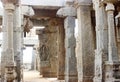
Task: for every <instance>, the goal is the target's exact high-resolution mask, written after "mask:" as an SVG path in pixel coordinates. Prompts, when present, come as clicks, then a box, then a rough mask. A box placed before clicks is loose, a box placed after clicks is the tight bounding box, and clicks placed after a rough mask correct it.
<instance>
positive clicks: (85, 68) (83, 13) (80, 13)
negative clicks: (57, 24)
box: [76, 5, 95, 82]
mask: <svg viewBox="0 0 120 82" xmlns="http://www.w3.org/2000/svg"><path fill="white" fill-rule="evenodd" d="M77 18H78V37H77V47H76V55H77V69H78V82H93V76H94V75H93V74H94V46H95V42H94V38H93V34H94V33H93V31H92V25H91V10H90V5H79V6H78V7H77Z"/></svg>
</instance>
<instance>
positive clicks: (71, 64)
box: [57, 2, 78, 82]
mask: <svg viewBox="0 0 120 82" xmlns="http://www.w3.org/2000/svg"><path fill="white" fill-rule="evenodd" d="M57 15H58V16H60V17H64V18H65V20H64V28H65V82H78V79H77V65H76V64H77V63H76V55H75V47H76V40H75V36H74V29H75V16H76V10H75V8H73V7H72V5H71V2H67V4H66V7H64V8H61V9H59V10H58V12H57Z"/></svg>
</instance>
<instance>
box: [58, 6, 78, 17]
mask: <svg viewBox="0 0 120 82" xmlns="http://www.w3.org/2000/svg"><path fill="white" fill-rule="evenodd" d="M57 15H58V16H59V17H66V16H74V17H75V16H76V15H77V12H76V9H75V8H74V7H70V6H66V7H64V8H60V9H59V10H58V12H57Z"/></svg>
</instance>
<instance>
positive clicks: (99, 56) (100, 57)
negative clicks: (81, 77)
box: [93, 0, 108, 82]
mask: <svg viewBox="0 0 120 82" xmlns="http://www.w3.org/2000/svg"><path fill="white" fill-rule="evenodd" d="M93 3H94V9H95V16H96V43H97V47H96V48H97V49H96V50H95V73H94V74H95V77H94V82H103V81H104V70H105V69H104V62H105V61H107V58H108V34H107V33H108V30H107V29H108V28H107V17H106V12H105V7H104V4H103V3H101V2H100V0H93Z"/></svg>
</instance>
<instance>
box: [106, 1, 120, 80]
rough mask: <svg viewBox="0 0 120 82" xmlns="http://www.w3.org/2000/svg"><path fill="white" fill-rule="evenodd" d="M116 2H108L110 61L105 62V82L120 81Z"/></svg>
mask: <svg viewBox="0 0 120 82" xmlns="http://www.w3.org/2000/svg"><path fill="white" fill-rule="evenodd" d="M112 1H114V0H109V1H107V2H106V3H107V6H106V11H107V22H108V61H106V62H105V82H116V81H119V79H120V76H119V75H118V73H119V72H120V70H117V69H119V67H120V62H119V60H118V59H119V58H118V54H117V46H116V39H115V25H114V10H115V8H114V5H113V2H112Z"/></svg>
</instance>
